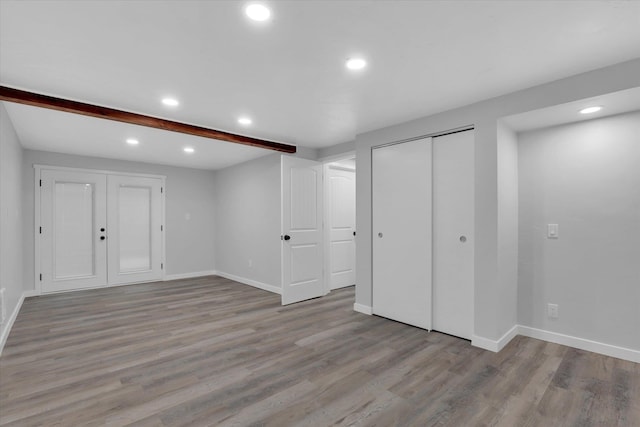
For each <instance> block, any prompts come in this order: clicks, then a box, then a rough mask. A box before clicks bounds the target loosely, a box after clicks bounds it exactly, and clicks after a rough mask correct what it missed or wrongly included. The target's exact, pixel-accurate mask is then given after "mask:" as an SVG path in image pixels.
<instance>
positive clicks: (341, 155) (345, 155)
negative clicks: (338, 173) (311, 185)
mask: <svg viewBox="0 0 640 427" xmlns="http://www.w3.org/2000/svg"><path fill="white" fill-rule="evenodd" d="M354 157H356V150H350V151H345V152H344V153H339V154H332V155H330V156H326V157H321V158H319V159H317V160H318V161H319V162H321V163H331V162H337V161H338V160H346V159H353V158H354Z"/></svg>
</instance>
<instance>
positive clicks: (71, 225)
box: [36, 170, 107, 292]
mask: <svg viewBox="0 0 640 427" xmlns="http://www.w3.org/2000/svg"><path fill="white" fill-rule="evenodd" d="M40 182H41V186H40V196H41V199H40V216H41V221H40V226H38V230H37V231H38V236H39V237H40V246H41V255H40V269H39V271H36V277H37V278H40V280H41V290H42V292H58V291H67V290H71V289H84V288H93V287H100V286H106V284H107V264H106V263H107V242H106V238H105V233H104V229H105V227H106V224H107V219H106V194H107V192H106V183H107V177H106V176H105V175H103V174H97V173H79V172H67V171H60V170H43V171H42V173H41V175H40Z"/></svg>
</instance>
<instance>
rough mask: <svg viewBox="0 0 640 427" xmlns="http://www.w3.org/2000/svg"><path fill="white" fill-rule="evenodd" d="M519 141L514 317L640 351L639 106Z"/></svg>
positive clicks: (522, 136) (527, 135)
mask: <svg viewBox="0 0 640 427" xmlns="http://www.w3.org/2000/svg"><path fill="white" fill-rule="evenodd" d="M518 139H519V146H518V149H519V172H520V185H519V194H520V218H519V222H520V265H519V304H518V319H519V323H520V324H522V325H525V326H531V327H534V328H539V329H544V330H548V331H552V332H557V333H561V334H566V335H572V336H577V337H581V338H586V339H589V340H594V341H599V342H603V343H607V344H612V345H618V346H622V347H627V348H631V349H635V350H640V332H638V327H639V326H640V245H639V242H640V166H639V160H640V112H635V113H632V114H625V115H620V116H613V117H609V118H603V119H598V120H590V121H587V122H581V123H576V124H570V125H565V126H559V127H554V128H548V129H543V130H539V131H533V132H527V133H522V134H519V135H518ZM550 223H553V224H558V225H559V238H558V239H547V237H546V233H547V224H550ZM547 303H555V304H558V305H559V318H558V319H557V320H554V319H549V318H547V315H546V309H547V308H546V307H547Z"/></svg>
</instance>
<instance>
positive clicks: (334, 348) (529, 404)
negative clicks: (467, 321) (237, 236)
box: [0, 276, 640, 427]
mask: <svg viewBox="0 0 640 427" xmlns="http://www.w3.org/2000/svg"><path fill="white" fill-rule="evenodd" d="M353 300H354V291H353V288H347V289H343V290H339V291H334V292H332V293H331V294H330V295H329V296H326V297H324V298H321V299H317V300H312V301H308V302H304V303H299V304H294V305H291V306H287V307H281V306H280V298H279V296H277V295H274V294H270V293H267V292H264V291H261V290H258V289H254V288H251V287H249V286H245V285H240V284H238V283H235V282H232V281H230V280H226V279H222V278H218V277H215V276H211V277H206V278H199V279H189V280H181V281H174V282H164V283H152V284H144V285H134V286H124V287H118V288H110V289H100V290H92V291H82V292H75V293H67V294H59V295H52V296H43V297H35V298H29V299H27V300H26V301H25V303H24V305H23V307H22V310H21V312H20V314H19V316H18V318H17V320H16V323H15V325H14V327H13V330H12V331H11V335H10V336H9V339H8V341H7V344H6V347H5V350H4V352H3V354H2V357H1V358H0V424H1V425H16V426H18V425H19V426H32V425H45V426H65V427H67V426H98V425H114V426H115V425H129V424H135V425H138V426H177V425H181V426H182V425H184V426H199V425H202V426H211V425H238V426H249V425H260V426H262V425H265V426H266V425H270V426H271V425H273V426H288V425H308V426H327V425H334V424H337V425H378V426H392V425H399V426H432V425H450V426H476V425H477V426H484V425H500V426H509V427H511V426H545V427H547V426H640V364H634V363H631V362H626V361H622V360H619V359H614V358H610V357H605V356H600V355H597V354H593V353H588V352H584V351H580V350H575V349H572V348H568V347H564V346H560V345H556V344H551V343H546V342H543V341H538V340H535V339H530V338H524V337H518V338H516V339H514V340H513V341H512V342H511V343H510V344H509V345H508V346H507V348H505V349H504V350H503V351H502V352H500V353H499V354H495V353H491V352H488V351H484V350H481V349H478V348H474V347H471V345H470V344H469V342H467V341H464V340H461V339H457V338H453V337H450V336H447V335H443V334H439V333H436V332H432V333H428V332H426V331H423V330H421V329H417V328H413V327H410V326H407V325H403V324H400V323H396V322H393V321H390V320H385V319H382V318H379V317H375V316H366V315H363V314H359V313H355V312H354V311H353V310H352V306H353Z"/></svg>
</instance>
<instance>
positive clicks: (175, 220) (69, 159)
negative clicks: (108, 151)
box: [23, 150, 215, 289]
mask: <svg viewBox="0 0 640 427" xmlns="http://www.w3.org/2000/svg"><path fill="white" fill-rule="evenodd" d="M34 164H42V165H50V166H66V167H74V168H86V169H101V170H110V171H116V172H129V173H148V174H156V175H165V176H166V177H167V180H166V188H165V191H166V197H165V209H166V210H165V213H166V220H165V232H166V235H165V240H166V260H165V270H166V274H169V275H171V274H185V273H194V272H203V271H212V270H214V267H215V259H214V239H215V235H214V223H215V210H214V199H215V189H214V174H213V172H211V171H205V170H199V169H188V168H180V167H171V166H162V165H153V164H149V163H137V162H128V161H122V160H112V159H103V158H98V157H85V156H74V155H69V154H59V153H50V152H45V151H32V150H25V152H24V161H23V165H24V172H23V179H24V199H23V209H24V227H23V228H24V235H23V238H24V242H25V252H24V257H25V263H24V266H25V268H24V281H25V287H26V289H33V283H34V282H33V279H34V267H33V263H34V214H33V212H34V200H35V196H34V176H35V175H34V173H35V172H34V169H33V165H34ZM186 214H190V215H191V219H190V220H187V219H186V217H185V215H186Z"/></svg>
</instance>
